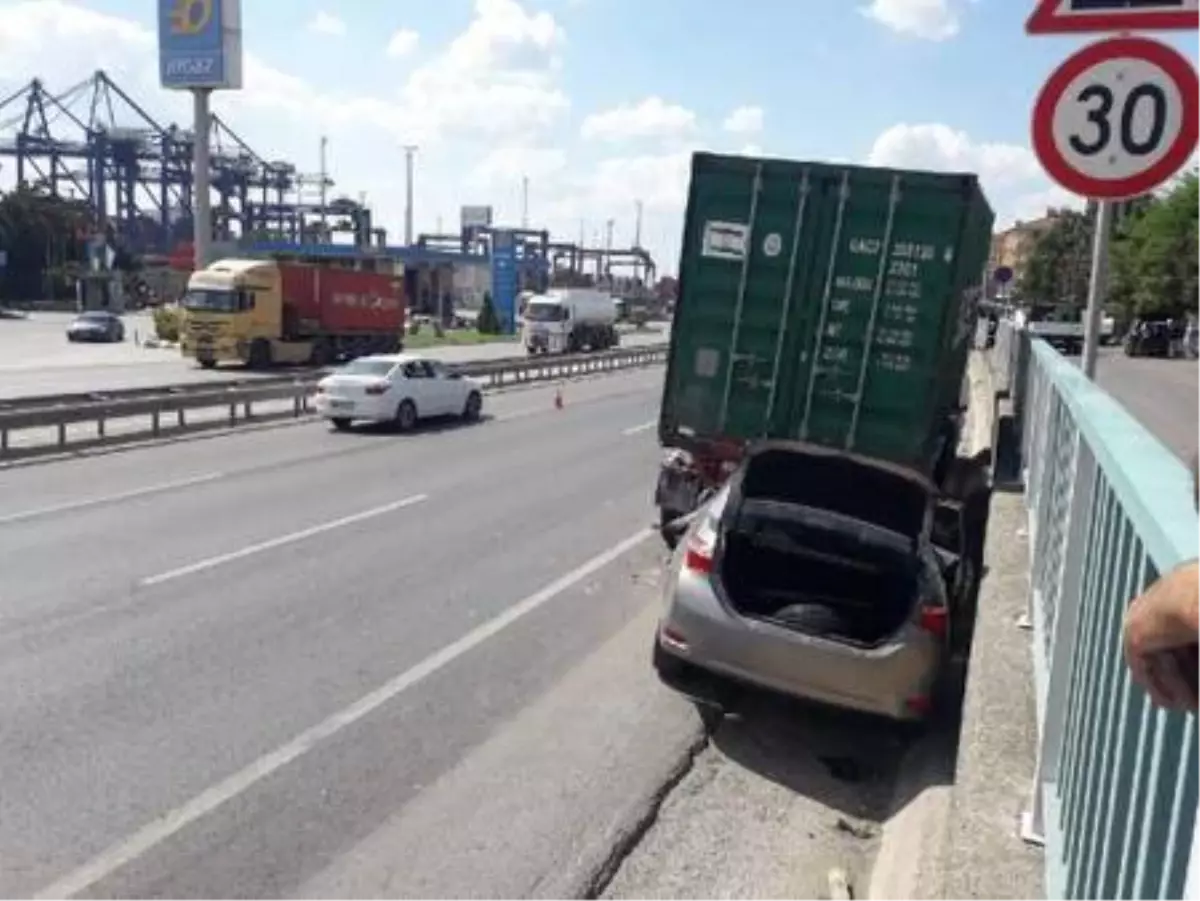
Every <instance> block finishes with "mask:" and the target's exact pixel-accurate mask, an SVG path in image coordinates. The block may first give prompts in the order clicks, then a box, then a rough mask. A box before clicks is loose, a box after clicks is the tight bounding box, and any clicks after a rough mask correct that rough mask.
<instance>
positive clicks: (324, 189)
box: [320, 135, 329, 243]
mask: <svg viewBox="0 0 1200 901" xmlns="http://www.w3.org/2000/svg"><path fill="white" fill-rule="evenodd" d="M328 146H329V138H327V137H325V135H321V157H320V159H321V241H322V243H324V242H326V241H328V240H329V239H328V238H326V237H325V236H326V235H327V234H328V232H327V231H326V218H325V202H326V200H328V197H329V191H328V185H327V184H326V182H327V181H328V178H329V176H328V172H329V167H328V165H327V164H326V159H325V151H326V148H328Z"/></svg>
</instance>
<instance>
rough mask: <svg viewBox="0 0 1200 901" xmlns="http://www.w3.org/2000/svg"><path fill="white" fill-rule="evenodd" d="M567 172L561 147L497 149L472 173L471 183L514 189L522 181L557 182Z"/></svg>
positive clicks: (487, 186)
mask: <svg viewBox="0 0 1200 901" xmlns="http://www.w3.org/2000/svg"><path fill="white" fill-rule="evenodd" d="M566 168H567V154H566V152H565V151H564V150H561V149H559V148H557V147H519V146H514V147H497V148H496V149H494V150H492V151H491V152H490V153H488V154H487V156H485V157H484V158H483V159H482V160H480V161H479V163H478V164H477V165H476V166H475V168H474V169H472V170H471V173H470V175H469V176H468V181H469V182H470V183H471V184H472V185H476V186H479V187H481V188H493V187H499V186H505V185H507V186H510V187H511V186H513V185H515V184H518V183H519V182H520V181H521V179H522V178H529V179H530V180H531V181H536V182H545V181H547V180H555V179H557V177H558V176H559V175H560V174H561V173H563V172H565V171H566Z"/></svg>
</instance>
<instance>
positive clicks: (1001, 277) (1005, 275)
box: [992, 266, 1013, 285]
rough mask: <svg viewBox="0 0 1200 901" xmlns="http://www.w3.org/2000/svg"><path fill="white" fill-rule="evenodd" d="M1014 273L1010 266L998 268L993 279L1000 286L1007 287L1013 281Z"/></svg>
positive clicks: (993, 274)
mask: <svg viewBox="0 0 1200 901" xmlns="http://www.w3.org/2000/svg"><path fill="white" fill-rule="evenodd" d="M1012 277H1013V271H1012V267H1010V266H997V267H996V271H995V272H993V273H992V278H993V279H995V281H996V284H998V285H1007V284H1008V283H1009V282H1011V281H1012Z"/></svg>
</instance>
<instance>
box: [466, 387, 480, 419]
mask: <svg viewBox="0 0 1200 901" xmlns="http://www.w3.org/2000/svg"><path fill="white" fill-rule="evenodd" d="M482 412H483V395H482V394H480V393H479V392H478V391H472V392H471V393H470V394H468V395H467V402H466V403H465V404H464V405H463V412H462V418H463V419H465V420H466V421H467V422H477V421H478V420H479V416H480V414H481V413H482Z"/></svg>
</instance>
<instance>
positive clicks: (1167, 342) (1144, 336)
mask: <svg viewBox="0 0 1200 901" xmlns="http://www.w3.org/2000/svg"><path fill="white" fill-rule="evenodd" d="M1173 331H1174V330H1173V326H1172V323H1170V322H1167V321H1165V320H1145V319H1139V320H1137V321H1136V322H1134V324H1133V327H1132V328H1131V329H1130V330H1129V334H1127V335H1126V336H1125V356H1127V357H1169V356H1171V344H1172V340H1173V339H1175V338H1176V337H1177V336H1176V335H1175V334H1174V333H1173ZM1178 337H1182V335H1180V336H1178Z"/></svg>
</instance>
